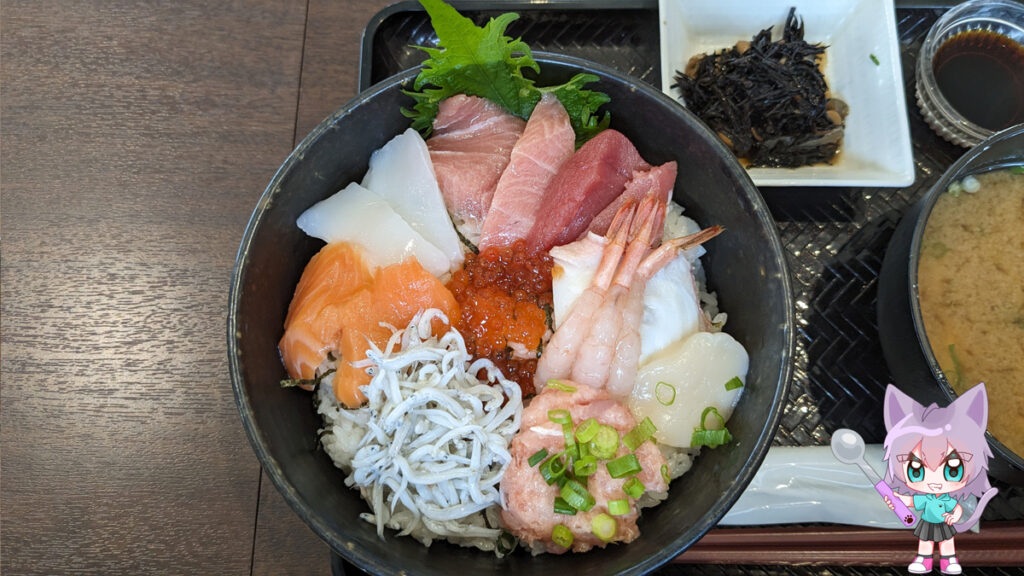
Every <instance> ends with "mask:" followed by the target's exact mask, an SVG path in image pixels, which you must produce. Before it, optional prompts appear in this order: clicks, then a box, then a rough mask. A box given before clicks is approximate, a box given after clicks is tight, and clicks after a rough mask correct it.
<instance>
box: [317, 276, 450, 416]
mask: <svg viewBox="0 0 1024 576" xmlns="http://www.w3.org/2000/svg"><path fill="white" fill-rule="evenodd" d="M427 308H438V309H440V310H441V311H442V312H444V313H445V315H446V316H447V317H448V319H449V321H454V319H456V318H458V317H459V305H458V303H457V302H456V301H455V297H454V296H452V293H451V292H450V291H448V289H447V288H445V286H444V284H442V283H441V282H440V281H439V280H438V279H437V278H435V277H434V276H433V275H432V274H430V273H429V272H428V271H426V270H425V269H424V268H423V267H422V266H420V264H419V262H417V261H416V259H415V258H409V259H407V260H405V261H404V262H401V263H399V264H392V265H390V266H387V267H385V268H381V269H380V270H378V271H377V275H376V277H375V278H374V280H373V284H372V285H370V286H368V287H364V288H362V289H360V290H358V291H356V292H355V293H354V294H352V295H351V296H350V297H349V298H348V299H346V300H345V302H344V303H343V304H342V305H341V306H340V310H339V313H338V314H339V316H340V317H341V321H342V324H343V325H344V329H343V330H342V332H341V338H340V339H339V340H338V350H339V351H340V352H341V359H340V361H339V362H338V371H337V372H336V373H335V374H334V380H333V382H332V384H331V385H332V386H333V388H334V395H335V397H337V399H338V401H339V402H342V403H344V404H345V405H346V406H348V407H349V408H356V407H358V406H359V405H360V404H362V403H363V401H365V400H366V397H365V396H364V395H363V393H362V392H361V391H360V390H359V387H360V386H365V385H366V384H368V383H369V382H370V375H369V374H367V373H366V369H365V368H356V367H354V366H352V362H358V361H359V360H363V359H365V358H366V351H367V350H368V349H369V348H370V343H371V342H372V343H373V344H374V345H376V346H377V347H378V348H380V349H381V350H383V349H384V347H385V346H386V345H387V342H388V338H390V337H391V334H392V331H391V329H390V328H389V327H388V325H390V326H394V327H396V328H404V327H405V326H407V325H408V324H409V322H410V321H411V320H412V318H413V316H415V315H416V313H417V312H419V311H421V310H425V309H427ZM382 323H383V324H385V325H383V326H382V325H381V324H382ZM433 329H434V334H441V333H443V332H444V324H442V323H440V321H438V320H435V324H434V326H433Z"/></svg>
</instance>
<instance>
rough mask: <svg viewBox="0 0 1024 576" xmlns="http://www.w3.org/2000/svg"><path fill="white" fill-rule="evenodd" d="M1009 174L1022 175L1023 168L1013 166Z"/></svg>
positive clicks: (1023, 172)
mask: <svg viewBox="0 0 1024 576" xmlns="http://www.w3.org/2000/svg"><path fill="white" fill-rule="evenodd" d="M1010 173H1011V174H1024V166H1014V167H1012V168H1010Z"/></svg>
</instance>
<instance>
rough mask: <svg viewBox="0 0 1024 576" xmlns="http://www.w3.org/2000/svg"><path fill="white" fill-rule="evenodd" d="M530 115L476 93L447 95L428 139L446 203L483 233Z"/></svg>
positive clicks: (460, 218)
mask: <svg viewBox="0 0 1024 576" xmlns="http://www.w3.org/2000/svg"><path fill="white" fill-rule="evenodd" d="M524 127H526V121H525V120H523V119H521V118H517V117H516V116H513V115H512V114H509V113H508V112H506V111H505V110H504V109H503V108H502V107H501V106H499V105H497V104H495V103H493V102H491V101H490V100H487V99H485V98H478V97H476V96H466V95H464V94H458V95H456V96H452V97H451V98H447V99H445V100H443V101H441V103H440V105H438V109H437V118H435V119H434V133H433V136H431V137H430V139H429V140H427V148H429V149H430V160H431V162H432V163H433V164H434V174H435V175H436V176H437V184H438V186H439V187H440V188H441V195H442V196H443V197H444V204H445V207H446V208H447V209H448V213H449V214H451V215H452V218H453V219H454V220H455V222H456V224H462V223H466V225H467V226H469V227H470V229H472V230H475V231H476V232H477V233H479V231H480V228H481V226H483V221H484V217H485V216H486V215H487V210H488V209H489V208H490V207H491V198H492V197H493V196H494V188H495V187H496V186H497V185H498V179H499V178H501V173H502V172H504V171H505V167H506V166H508V160H509V156H510V155H511V154H512V147H513V146H515V144H516V141H518V140H519V136H520V135H521V134H522V133H523V128H524Z"/></svg>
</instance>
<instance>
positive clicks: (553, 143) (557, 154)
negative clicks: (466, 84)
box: [479, 93, 576, 249]
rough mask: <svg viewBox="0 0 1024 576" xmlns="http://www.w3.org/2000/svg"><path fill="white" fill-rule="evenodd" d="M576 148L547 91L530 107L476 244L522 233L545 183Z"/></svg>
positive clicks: (560, 110) (530, 221)
mask: <svg viewBox="0 0 1024 576" xmlns="http://www.w3.org/2000/svg"><path fill="white" fill-rule="evenodd" d="M575 149H576V133H575V132H573V129H572V125H571V124H570V123H569V115H568V114H567V113H566V111H565V108H564V107H563V106H562V103H561V102H559V101H558V98H557V97H555V96H554V95H553V94H550V93H549V94H545V95H544V96H543V97H542V98H541V100H540V102H539V103H538V104H537V106H536V107H535V108H534V109H533V113H532V114H531V115H530V119H529V120H528V121H527V122H526V128H525V129H524V130H523V135H522V136H520V137H519V141H518V142H516V145H515V147H514V148H513V149H512V156H511V158H510V159H509V163H508V166H507V167H506V168H505V171H504V172H502V174H501V179H499V180H498V187H497V188H496V189H495V191H494V198H493V199H492V200H491V207H490V209H489V210H488V211H487V217H486V219H485V220H484V227H483V233H482V234H481V237H480V245H479V247H480V249H484V248H487V247H488V246H508V245H510V244H512V243H513V242H515V241H516V240H518V239H520V238H524V237H525V236H526V234H527V233H528V232H529V231H530V228H531V227H532V226H533V225H534V221H535V220H536V219H537V216H538V212H537V210H538V209H539V208H540V206H541V202H542V199H543V198H544V196H545V190H546V189H547V188H548V184H549V183H550V182H551V181H552V179H553V178H554V177H555V174H557V173H558V171H559V169H561V167H562V165H563V164H565V162H566V161H567V160H569V158H570V157H571V156H572V155H573V151H574V150H575Z"/></svg>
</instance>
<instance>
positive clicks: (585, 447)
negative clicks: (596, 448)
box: [576, 442, 592, 458]
mask: <svg viewBox="0 0 1024 576" xmlns="http://www.w3.org/2000/svg"><path fill="white" fill-rule="evenodd" d="M576 448H577V449H578V450H579V452H580V454H579V456H580V458H586V457H587V456H592V454H591V453H590V443H589V442H584V443H580V444H577V445H576Z"/></svg>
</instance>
